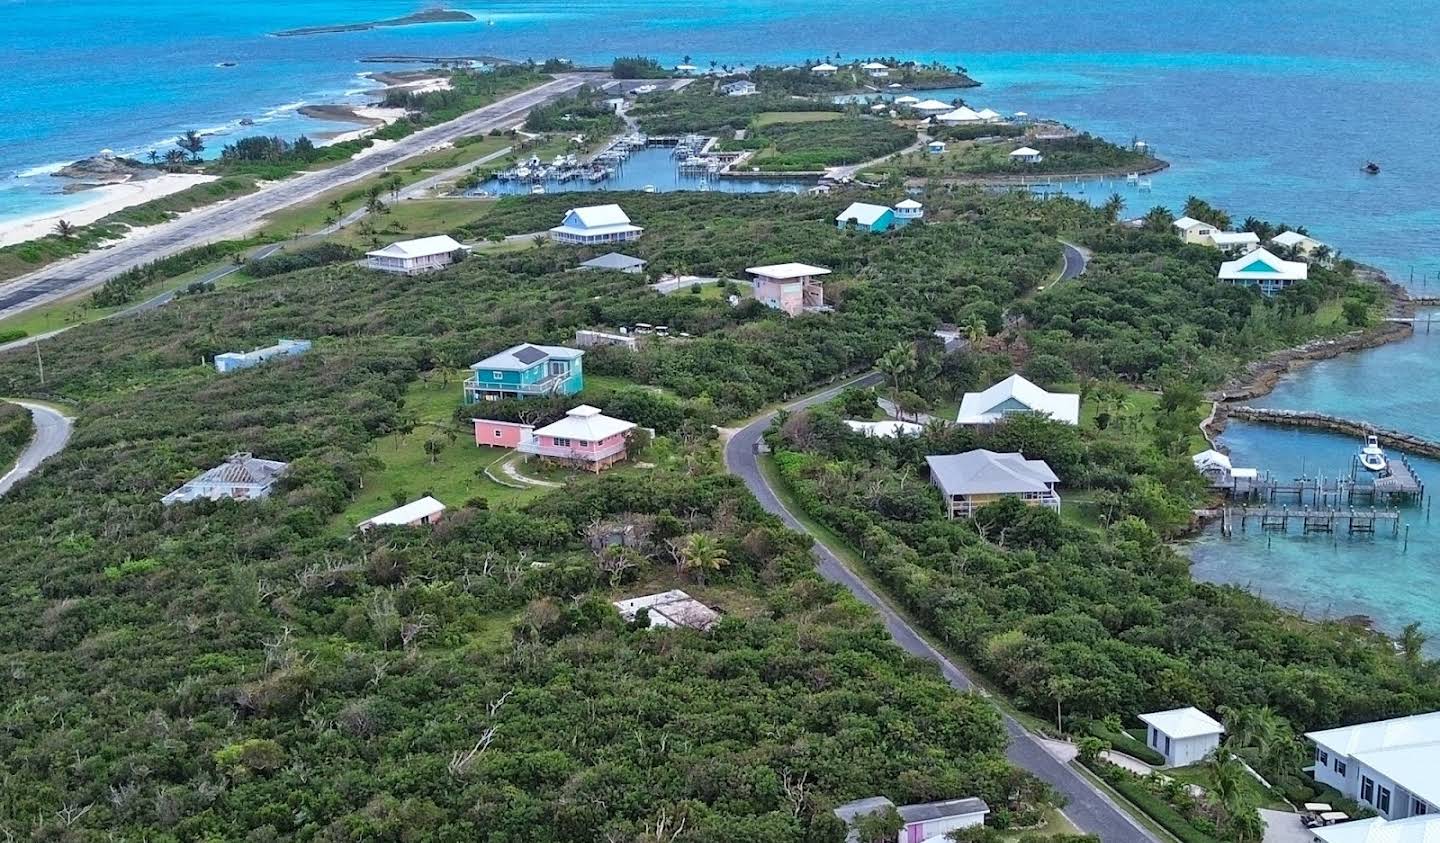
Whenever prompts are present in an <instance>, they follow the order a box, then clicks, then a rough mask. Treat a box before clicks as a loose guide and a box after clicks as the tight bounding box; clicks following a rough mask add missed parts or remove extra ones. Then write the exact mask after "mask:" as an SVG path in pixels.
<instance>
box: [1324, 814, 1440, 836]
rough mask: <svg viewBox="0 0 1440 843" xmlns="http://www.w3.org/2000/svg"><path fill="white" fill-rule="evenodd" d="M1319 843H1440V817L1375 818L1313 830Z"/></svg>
mask: <svg viewBox="0 0 1440 843" xmlns="http://www.w3.org/2000/svg"><path fill="white" fill-rule="evenodd" d="M1311 833H1312V834H1314V835H1315V840H1316V841H1317V843H1435V841H1436V840H1440V816H1435V815H1424V816H1415V817H1407V818H1405V819H1403V820H1387V819H1385V818H1384V817H1371V818H1370V819H1368V820H1356V821H1355V822H1348V823H1340V824H1339V825H1329V826H1323V827H1321V828H1315V829H1311Z"/></svg>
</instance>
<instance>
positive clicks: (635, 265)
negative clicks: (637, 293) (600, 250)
mask: <svg viewBox="0 0 1440 843" xmlns="http://www.w3.org/2000/svg"><path fill="white" fill-rule="evenodd" d="M647 263H648V261H643V260H641V259H639V258H632V257H630V256H629V255H622V254H620V253H619V252H610V253H609V254H604V255H601V256H600V257H598V258H591V259H590V260H588V261H585V262H584V263H582V264H580V265H579V266H577V267H575V268H576V269H580V270H587V269H608V270H611V271H612V272H628V273H630V274H632V275H633V274H635V273H637V272H644V271H645V266H646V264H647Z"/></svg>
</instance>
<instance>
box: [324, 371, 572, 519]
mask: <svg viewBox="0 0 1440 843" xmlns="http://www.w3.org/2000/svg"><path fill="white" fill-rule="evenodd" d="M460 395H461V390H460V380H459V376H458V375H457V376H456V377H453V378H451V379H450V382H449V384H448V385H447V384H444V383H443V382H442V381H441V380H440V379H438V378H437V379H435V380H433V381H431V382H426V381H416V382H415V383H414V384H413V385H412V386H411V387H410V390H409V391H408V392H407V393H406V394H405V408H406V409H407V410H411V411H414V412H415V414H416V417H417V419H418V420H419V424H418V425H417V426H416V428H415V430H414V431H413V432H411V433H410V435H408V436H402V435H400V434H398V433H396V434H391V435H389V436H386V437H384V438H382V439H379V440H377V442H376V444H375V448H374V450H373V452H372V453H373V454H374V456H376V457H378V458H379V459H380V460H381V461H382V462H384V463H385V467H384V468H382V469H381V470H379V471H376V472H372V473H370V474H368V475H366V477H365V487H364V488H363V489H362V490H361V491H360V493H359V494H358V495H357V496H356V498H355V500H354V501H352V502H351V503H350V505H349V506H348V507H346V508H345V511H344V512H342V513H341V514H340V515H339V516H338V517H337V519H336V520H337V523H338V524H339V525H341V526H343V527H344V529H346V530H348V529H350V528H352V527H353V525H355V524H357V523H359V522H360V521H363V520H365V519H366V518H369V517H371V516H373V515H379V514H380V513H382V512H385V511H386V510H389V509H392V508H394V507H395V506H398V505H399V504H397V503H396V501H395V496H396V495H401V496H402V497H403V498H404V500H401V501H400V502H399V503H406V502H408V501H412V500H415V499H416V498H419V497H422V496H424V495H427V494H428V495H433V496H435V497H436V498H438V499H440V501H441V502H443V503H444V504H445V505H447V506H450V507H460V506H463V505H464V503H465V501H467V500H469V499H470V498H474V497H483V498H485V499H487V500H488V501H489V502H490V505H491V506H495V505H497V504H510V503H520V502H524V501H527V500H530V499H532V498H534V497H537V496H539V495H541V494H544V493H545V491H547V490H545V489H538V488H537V489H515V488H511V487H509V486H502V485H500V484H499V483H496V482H495V481H493V480H491V479H490V478H488V477H486V476H485V475H484V469H485V467H486V466H488V465H490V464H491V463H493V462H495V461H496V460H498V459H500V458H501V457H504V456H506V455H508V454H509V453H510V452H509V451H505V450H501V449H495V448H481V447H479V446H477V445H476V444H475V437H474V434H473V433H472V432H471V431H470V430H468V429H465V428H462V427H459V426H458V425H456V424H455V421H454V411H455V408H456V407H457V406H459V404H460ZM452 430H453V431H455V433H456V437H455V440H454V441H453V442H451V441H450V440H449V437H448V434H447V431H452ZM436 435H438V436H439V437H440V438H441V440H442V441H444V442H445V448H444V450H443V451H441V453H440V455H439V457H438V458H437V459H436V460H435V462H434V464H433V465H432V464H431V460H430V455H429V454H426V453H425V440H427V439H429V438H430V437H431V436H436Z"/></svg>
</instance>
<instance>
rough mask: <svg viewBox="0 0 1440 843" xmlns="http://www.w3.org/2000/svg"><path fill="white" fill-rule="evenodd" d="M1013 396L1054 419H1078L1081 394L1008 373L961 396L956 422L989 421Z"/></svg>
mask: <svg viewBox="0 0 1440 843" xmlns="http://www.w3.org/2000/svg"><path fill="white" fill-rule="evenodd" d="M1012 399H1013V400H1015V401H1017V402H1019V403H1020V404H1023V405H1025V406H1026V407H1028V408H1030V411H1031V412H1035V413H1044V414H1047V415H1049V416H1050V418H1052V419H1054V420H1055V421H1061V422H1065V423H1066V424H1079V423H1080V396H1079V395H1075V394H1072V393H1067V392H1046V391H1045V390H1043V389H1041V388H1040V387H1038V386H1036V385H1035V384H1033V383H1031V382H1030V381H1028V380H1025V378H1023V377H1021V376H1020V375H1011V376H1010V377H1008V378H1006V379H1005V380H1003V381H1000V382H999V383H997V384H995V385H994V386H992V387H990V388H989V389H987V390H985V391H983V392H967V393H965V396H964V397H963V398H962V399H961V400H960V413H959V415H957V416H956V419H955V421H956V422H957V423H959V424H989V423H990V422H993V421H997V420H999V419H1000V418H1002V416H1003V415H1004V414H1003V412H1002V410H997V409H996V408H997V407H999V406H1000V405H1001V404H1004V403H1005V402H1006V401H1009V400H1012Z"/></svg>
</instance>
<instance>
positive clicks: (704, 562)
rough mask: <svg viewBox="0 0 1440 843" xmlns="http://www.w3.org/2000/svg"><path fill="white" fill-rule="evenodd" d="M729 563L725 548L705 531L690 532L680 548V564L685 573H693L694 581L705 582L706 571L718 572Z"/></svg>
mask: <svg viewBox="0 0 1440 843" xmlns="http://www.w3.org/2000/svg"><path fill="white" fill-rule="evenodd" d="M728 564H730V559H729V558H728V557H727V556H726V555H725V548H723V547H721V546H720V543H719V542H717V541H715V539H713V538H711V537H710V536H708V535H706V534H705V533H691V534H690V537H689V538H687V539H686V540H685V544H684V546H682V547H681V548H680V565H681V567H682V568H683V569H684V570H685V572H686V573H694V575H695V582H697V583H699V584H700V585H702V586H703V585H704V584H705V573H706V572H707V571H716V572H718V571H719V570H720V569H721V568H724V567H725V566H726V565H728Z"/></svg>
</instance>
